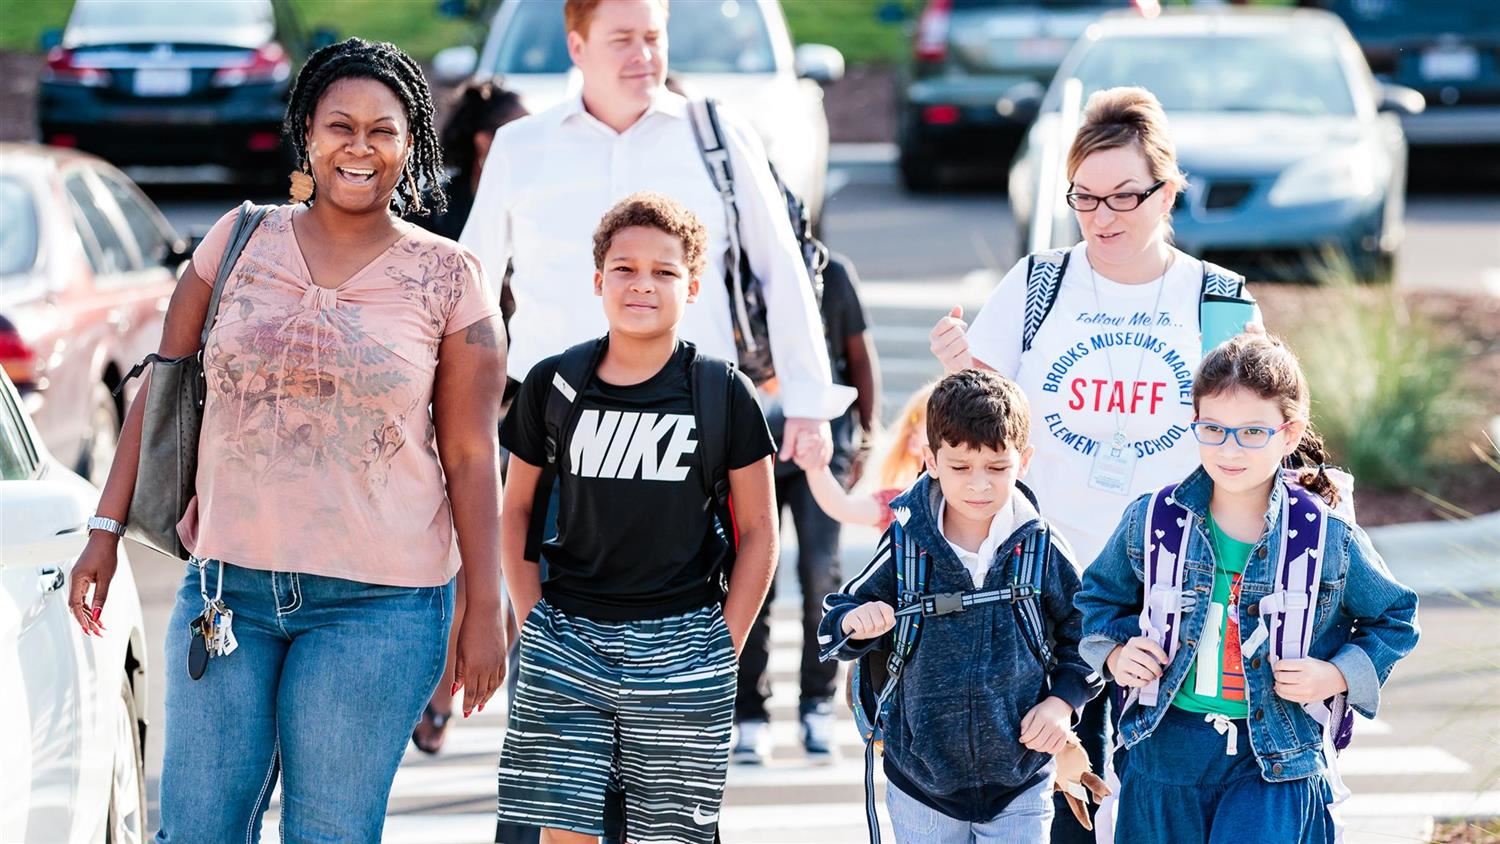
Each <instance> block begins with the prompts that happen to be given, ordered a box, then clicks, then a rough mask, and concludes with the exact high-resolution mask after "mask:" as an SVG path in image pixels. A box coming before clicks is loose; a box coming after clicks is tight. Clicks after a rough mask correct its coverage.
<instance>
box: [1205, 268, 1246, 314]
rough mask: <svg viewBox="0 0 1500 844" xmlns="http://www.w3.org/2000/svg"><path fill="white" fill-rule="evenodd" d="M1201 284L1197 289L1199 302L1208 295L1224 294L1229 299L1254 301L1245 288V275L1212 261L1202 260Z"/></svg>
mask: <svg viewBox="0 0 1500 844" xmlns="http://www.w3.org/2000/svg"><path fill="white" fill-rule="evenodd" d="M1202 263H1203V286H1202V288H1201V289H1200V290H1199V291H1198V301H1199V303H1200V304H1201V303H1202V302H1203V300H1204V299H1206V298H1207V297H1209V296H1226V297H1228V298H1231V299H1244V300H1246V301H1252V302H1253V301H1255V300H1254V298H1253V297H1251V296H1250V294H1249V291H1247V290H1246V289H1245V277H1244V276H1242V275H1240V274H1239V273H1237V272H1235V271H1233V270H1226V269H1224V268H1223V267H1221V266H1219V265H1218V264H1215V263H1213V262H1212V261H1203V262H1202Z"/></svg>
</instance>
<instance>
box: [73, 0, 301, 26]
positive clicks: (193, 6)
mask: <svg viewBox="0 0 1500 844" xmlns="http://www.w3.org/2000/svg"><path fill="white" fill-rule="evenodd" d="M273 20H274V16H273V14H272V12H271V0H237V2H234V3H185V2H183V0H134V2H131V3H121V2H119V0H78V3H77V4H76V5H75V6H74V7H73V14H72V16H71V17H69V18H68V25H69V26H77V27H88V28H95V27H98V28H104V29H107V28H114V27H126V28H130V29H147V28H149V29H161V28H169V29H187V28H198V27H207V28H217V27H243V26H270V25H271V24H272V22H273Z"/></svg>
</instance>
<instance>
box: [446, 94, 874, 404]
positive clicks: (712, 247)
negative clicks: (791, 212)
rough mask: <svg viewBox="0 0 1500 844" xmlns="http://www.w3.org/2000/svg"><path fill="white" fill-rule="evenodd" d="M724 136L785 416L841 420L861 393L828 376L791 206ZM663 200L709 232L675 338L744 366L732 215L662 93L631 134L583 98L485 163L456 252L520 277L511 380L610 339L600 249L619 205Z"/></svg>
mask: <svg viewBox="0 0 1500 844" xmlns="http://www.w3.org/2000/svg"><path fill="white" fill-rule="evenodd" d="M720 114H721V116H722V117H723V120H722V126H723V131H724V134H725V136H726V137H725V140H726V146H727V147H728V148H729V154H730V163H731V166H732V167H733V169H734V186H735V194H736V199H737V203H736V204H737V207H738V209H739V214H740V238H741V242H742V244H743V248H744V250H745V252H746V254H748V255H749V258H750V263H751V265H752V266H753V267H754V268H755V273H756V275H757V276H758V277H759V278H760V279H761V281H762V284H763V285H764V291H765V300H766V307H767V312H768V319H767V322H768V324H769V329H770V337H771V350H772V355H773V357H774V358H775V361H776V375H777V381H778V383H779V384H780V389H781V399H782V404H783V407H784V408H785V411H786V415H787V416H789V417H802V418H813V419H832V418H835V417H837V416H839V415H840V414H842V413H843V411H844V409H845V408H846V407H848V405H849V403H850V401H852V400H853V398H854V395H855V393H854V390H853V389H851V388H848V387H841V386H836V385H834V383H833V379H832V377H831V375H830V369H829V364H828V349H827V346H826V345H825V342H824V339H823V327H822V320H821V317H820V315H819V313H818V306H817V301H816V300H815V299H814V297H813V294H812V287H811V285H809V284H808V281H807V270H806V267H805V266H804V264H803V262H802V258H801V255H800V253H799V251H798V248H797V243H796V240H795V238H794V237H793V235H792V229H791V226H790V225H789V224H788V221H787V213H786V204H785V202H784V201H783V198H782V196H781V192H780V191H779V190H778V189H777V187H776V183H775V181H774V179H773V178H772V177H771V171H770V168H769V167H768V166H767V164H766V154H765V149H764V148H763V147H762V145H761V142H760V139H759V138H758V137H757V136H756V135H755V133H754V132H753V131H751V130H750V129H748V128H746V127H744V126H743V125H741V124H740V123H739V122H738V121H736V120H735V119H734V118H733V117H732V116H731V115H729V114H727V113H726V112H725V111H724V110H722V109H721V111H720ZM646 190H649V191H655V192H657V193H661V194H665V195H666V196H669V197H671V198H672V199H674V200H676V201H677V202H679V203H681V204H682V205H684V206H685V207H687V208H688V209H689V210H690V211H692V212H693V213H694V214H696V215H697V216H698V219H699V220H701V221H702V222H703V224H704V226H705V227H706V228H707V229H708V254H707V255H706V258H707V266H706V267H705V269H704V271H703V277H702V280H701V284H700V291H699V294H698V300H697V302H696V303H694V304H690V305H688V307H687V309H686V312H685V314H684V316H683V319H682V323H681V325H680V327H679V329H678V331H679V335H680V336H681V337H682V338H683V339H684V340H689V341H692V342H693V343H695V344H696V345H697V346H698V349H699V350H700V351H702V352H704V353H705V354H709V355H713V356H715V357H720V358H724V359H726V360H731V361H732V360H735V359H736V357H737V353H736V351H735V345H734V332H733V327H732V323H731V316H730V305H729V294H728V291H727V289H726V287H725V284H724V264H725V253H726V250H727V249H728V244H729V241H728V236H727V233H726V216H727V215H726V214H725V211H724V205H723V201H722V200H721V199H720V197H719V193H718V191H717V190H715V188H714V186H713V182H712V180H711V179H710V178H709V175H708V169H707V167H706V166H705V165H704V163H703V159H702V156H701V154H700V152H699V149H698V141H697V138H696V136H695V134H694V131H693V127H692V123H691V119H690V118H689V115H688V102H687V100H686V99H684V98H683V97H681V96H679V95H677V94H674V93H671V92H669V91H667V90H665V89H662V90H661V91H659V92H658V94H657V95H656V97H655V98H654V101H653V103H652V105H651V107H650V108H649V109H648V110H647V111H646V113H645V114H644V115H642V116H641V118H640V119H639V120H637V121H636V122H635V123H634V124H632V125H631V126H630V128H628V129H626V130H625V131H624V132H616V131H614V130H613V129H611V128H610V127H609V126H606V125H605V124H604V123H603V122H601V121H599V120H598V119H596V118H595V117H594V116H593V115H591V114H589V113H588V112H587V111H586V110H585V109H584V106H583V99H582V97H581V95H575V96H574V97H572V98H571V99H569V100H567V101H565V102H563V103H561V104H559V105H557V106H555V107H553V108H550V109H548V110H546V111H544V112H541V113H539V114H534V115H531V116H529V117H524V118H522V119H520V120H516V121H514V122H512V123H509V124H507V125H505V126H503V127H501V129H500V131H498V132H497V133H496V134H495V140H494V143H493V144H492V145H491V147H490V153H489V157H488V158H487V159H486V160H485V165H484V171H483V175H482V176H481V178H480V181H479V190H478V192H477V194H476V195H475V197H474V208H473V211H472V212H471V213H470V215H469V221H468V224H467V225H466V226H465V227H464V232H463V236H462V237H461V238H460V242H462V243H463V245H464V246H466V247H468V248H469V249H470V250H472V251H473V252H474V254H475V255H477V256H478V257H479V260H480V262H481V263H482V264H483V265H484V267H485V270H486V272H488V273H489V275H490V276H491V277H492V278H501V277H503V275H504V273H505V267H506V264H507V263H510V264H512V265H513V267H514V275H513V277H512V278H511V283H510V286H511V292H512V294H513V295H514V296H515V301H516V313H515V316H514V317H513V318H512V319H511V323H510V332H511V337H510V350H509V354H508V356H507V361H508V369H509V374H510V376H511V377H512V378H515V379H517V380H520V379H523V378H525V376H526V373H527V372H530V371H531V368H532V367H533V366H535V365H536V364H537V362H538V361H540V360H541V359H542V358H545V357H548V356H549V355H554V354H558V353H559V352H562V351H563V350H565V349H567V348H568V347H569V346H572V345H575V344H577V343H582V342H584V341H586V340H589V339H591V338H594V337H598V336H600V335H602V334H604V333H605V332H606V331H607V330H608V324H607V323H606V322H605V319H604V309H603V306H602V305H601V303H600V301H599V299H598V298H596V297H595V296H594V290H593V277H594V257H593V235H594V229H595V228H597V227H598V225H599V221H600V219H601V218H602V217H603V216H604V214H605V212H607V211H608V210H609V209H610V208H611V207H612V206H614V204H615V203H617V202H619V201H620V200H621V199H624V198H625V197H626V196H629V195H630V194H632V193H635V192H637V191H646Z"/></svg>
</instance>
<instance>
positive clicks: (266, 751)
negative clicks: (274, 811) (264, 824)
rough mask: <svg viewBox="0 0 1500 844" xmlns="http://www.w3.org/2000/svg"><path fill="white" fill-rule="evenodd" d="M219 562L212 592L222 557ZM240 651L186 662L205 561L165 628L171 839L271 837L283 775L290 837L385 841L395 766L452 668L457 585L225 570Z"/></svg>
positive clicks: (223, 842) (166, 837)
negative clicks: (193, 674) (263, 829)
mask: <svg viewBox="0 0 1500 844" xmlns="http://www.w3.org/2000/svg"><path fill="white" fill-rule="evenodd" d="M205 565H206V574H207V584H208V593H209V595H210V596H212V595H213V594H214V592H215V589H216V583H217V581H218V570H219V566H218V563H217V562H215V561H208V562H206V563H205ZM223 600H224V602H225V603H226V604H227V605H228V606H229V609H230V610H232V611H233V612H234V625H233V630H234V635H235V638H236V639H237V640H238V641H239V648H238V649H237V650H235V651H234V652H233V653H231V654H230V655H228V656H218V657H214V658H212V659H210V660H209V663H208V668H207V670H206V671H204V673H203V677H202V678H201V679H198V680H193V679H191V678H189V677H188V674H187V668H186V665H187V652H188V643H189V640H190V638H191V634H190V633H189V630H188V623H189V622H190V621H191V620H192V618H193V617H194V616H196V615H198V614H199V613H201V612H202V611H203V599H202V598H201V597H200V595H199V571H198V566H197V564H195V563H189V564H188V573H187V578H186V579H185V580H184V581H183V584H182V587H181V588H180V589H179V590H178V592H177V604H176V607H175V608H174V609H173V611H172V620H171V622H170V623H169V625H168V627H167V631H166V668H165V669H164V670H165V671H166V677H167V687H166V724H165V745H166V748H165V760H164V762H163V765H162V782H161V820H162V826H161V830H160V832H158V833H157V837H156V841H157V842H158V844H168V842H179V841H180V842H193V844H196V842H206V841H213V842H217V844H234V842H241V841H243V842H246V844H256V842H258V841H259V839H260V826H261V818H262V817H263V816H264V815H265V811H266V807H267V806H268V805H269V804H270V800H271V791H272V789H273V788H274V787H275V785H276V781H277V778H278V776H279V777H280V778H281V780H282V797H281V832H282V840H283V841H284V842H288V844H290V842H315V841H316V842H323V841H378V840H380V836H381V830H382V828H383V827H384V824H385V809H386V802H387V800H388V798H389V797H390V791H391V782H392V780H393V779H395V776H396V768H397V766H398V765H400V763H401V757H402V754H403V753H404V751H405V749H406V742H407V740H408V739H409V738H410V737H411V731H412V728H413V727H415V726H416V723H417V719H418V718H419V717H420V716H421V713H422V707H423V705H424V704H426V702H427V699H428V698H429V696H431V694H432V690H433V687H434V686H435V685H436V684H437V681H438V678H439V676H440V675H441V674H442V671H443V662H444V659H445V657H446V654H447V647H448V625H449V623H450V621H451V620H452V616H453V583H452V582H451V581H450V582H449V583H448V584H446V585H444V586H433V587H425V588H402V587H391V586H375V585H371V584H365V583H356V582H353V581H349V580H340V579H337V578H331V577H319V576H316V575H306V574H289V573H285V572H267V571H258V570H253V569H245V568H240V567H238V566H234V565H228V564H226V565H224V567H223Z"/></svg>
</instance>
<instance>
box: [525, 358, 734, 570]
mask: <svg viewBox="0 0 1500 844" xmlns="http://www.w3.org/2000/svg"><path fill="white" fill-rule="evenodd" d="M683 342H684V344H685V345H686V346H687V347H688V354H689V356H690V358H689V363H688V372H689V373H690V382H689V391H690V392H691V393H692V395H693V420H694V423H693V424H694V427H695V428H696V429H697V432H698V448H697V453H698V460H699V461H700V466H701V468H702V470H703V471H702V472H701V475H702V478H703V487H704V490H703V491H704V494H705V496H706V499H707V501H708V504H707V506H708V507H709V508H710V509H711V511H712V513H713V516H714V519H715V522H716V524H715V526H714V527H715V530H717V531H718V532H719V534H720V535H721V536H722V537H723V538H724V539H725V541H726V542H727V543H728V545H729V552H728V556H727V557H726V558H725V563H724V567H723V569H722V570H721V572H720V577H721V579H722V581H723V582H722V584H721V586H722V587H723V590H724V591H725V592H726V593H727V592H728V585H729V568H730V566H731V565H732V564H733V562H734V554H735V549H736V547H737V545H738V536H737V532H736V530H735V527H734V512H733V510H732V509H731V506H730V502H729V437H730V430H729V402H730V397H731V395H732V391H733V390H734V386H735V384H734V380H735V369H736V367H735V365H734V364H733V363H730V362H729V361H725V360H720V359H718V358H714V357H708V356H706V355H700V354H698V350H697V348H696V347H694V346H693V344H692V343H687V342H686V341H683ZM608 345H609V338H608V337H600V338H598V339H597V340H590V341H588V342H587V343H579V344H578V345H576V346H573V347H572V348H570V349H568V350H567V351H565V352H563V353H562V357H561V358H560V359H559V360H558V362H557V371H556V372H555V373H554V374H553V376H552V384H551V385H550V387H551V389H550V391H549V392H548V394H547V405H546V411H545V420H546V430H547V454H546V465H544V466H543V467H542V474H541V477H539V478H538V479H537V485H536V498H535V499H534V500H533V503H532V508H531V524H530V526H529V527H528V530H527V533H526V559H528V560H540V559H541V551H542V543H543V541H544V540H545V539H546V535H545V534H546V531H547V509H548V507H547V502H548V501H549V500H550V498H551V496H552V487H553V484H555V483H556V482H557V471H558V467H559V465H560V461H561V459H562V455H563V454H564V453H565V452H566V451H567V445H568V440H569V438H570V437H571V436H572V433H573V427H574V426H575V425H576V424H577V422H578V415H579V412H580V408H579V404H580V403H579V402H578V401H577V398H578V396H579V395H581V394H582V393H583V391H584V388H586V387H587V386H588V384H589V382H590V381H592V380H593V378H594V371H595V370H596V369H598V368H599V361H600V360H602V359H603V358H604V350H605V349H606V348H607V347H608Z"/></svg>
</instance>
